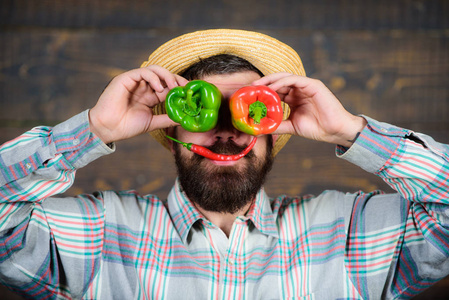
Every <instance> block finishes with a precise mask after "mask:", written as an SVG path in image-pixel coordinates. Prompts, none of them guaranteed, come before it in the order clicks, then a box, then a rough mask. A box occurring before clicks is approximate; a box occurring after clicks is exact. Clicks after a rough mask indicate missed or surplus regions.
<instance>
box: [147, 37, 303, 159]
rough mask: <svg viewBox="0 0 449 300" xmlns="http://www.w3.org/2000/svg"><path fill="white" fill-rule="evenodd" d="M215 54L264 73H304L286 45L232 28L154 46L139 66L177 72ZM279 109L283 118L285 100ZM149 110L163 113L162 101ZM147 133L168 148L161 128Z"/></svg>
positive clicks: (277, 148) (278, 145)
mask: <svg viewBox="0 0 449 300" xmlns="http://www.w3.org/2000/svg"><path fill="white" fill-rule="evenodd" d="M218 54H231V55H235V56H238V57H241V58H243V59H246V60H247V61H249V62H250V63H251V64H253V65H254V66H255V67H256V68H258V69H259V70H260V71H261V72H262V73H263V74H264V75H269V74H273V73H279V72H288V73H292V74H296V75H302V76H305V75H306V73H305V71H304V67H303V64H302V62H301V59H300V57H299V55H298V54H297V53H296V51H295V50H293V49H292V48H291V47H290V46H288V45H286V44H284V43H282V42H280V41H279V40H277V39H275V38H272V37H270V36H268V35H265V34H262V33H258V32H253V31H246V30H236V29H210V30H202V31H195V32H192V33H188V34H184V35H181V36H179V37H177V38H174V39H172V40H170V41H168V42H166V43H165V44H163V45H162V46H160V47H159V48H157V49H156V50H155V51H154V52H153V53H152V54H151V55H150V57H149V58H148V60H147V61H145V62H143V63H142V65H141V67H147V66H149V65H158V66H161V67H164V68H166V69H167V70H169V71H170V72H172V73H174V74H179V73H181V72H182V71H184V70H185V69H187V68H188V67H190V66H191V65H192V64H194V63H196V62H198V61H199V60H200V59H205V58H208V57H211V56H214V55H218ZM283 109H284V120H285V119H287V118H288V115H289V113H290V109H289V107H288V105H286V104H285V103H283ZM153 113H154V114H164V113H165V106H164V104H163V103H161V104H159V105H157V106H156V107H155V108H153ZM151 135H152V136H153V137H154V138H155V139H156V140H157V141H158V142H159V143H161V144H162V145H163V146H164V147H166V148H167V149H170V147H169V144H168V140H167V138H166V137H165V131H164V130H163V129H159V130H155V131H153V132H151ZM289 138H290V135H288V134H282V135H279V137H278V138H277V139H276V142H275V145H274V147H273V151H272V153H273V156H274V155H276V154H277V153H278V152H279V151H280V150H281V149H282V148H283V147H284V146H285V144H286V143H287V141H288V140H289Z"/></svg>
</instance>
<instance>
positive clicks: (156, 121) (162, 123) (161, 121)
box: [148, 114, 179, 131]
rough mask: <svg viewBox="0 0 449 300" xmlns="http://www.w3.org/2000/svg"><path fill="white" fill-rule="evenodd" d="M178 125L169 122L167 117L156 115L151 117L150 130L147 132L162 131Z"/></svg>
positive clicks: (171, 121)
mask: <svg viewBox="0 0 449 300" xmlns="http://www.w3.org/2000/svg"><path fill="white" fill-rule="evenodd" d="M176 125H179V124H178V123H176V122H175V121H173V120H171V119H170V118H169V117H168V115H166V114H163V115H156V116H153V119H152V120H151V124H150V128H149V130H148V131H153V130H157V129H164V128H167V127H173V126H176Z"/></svg>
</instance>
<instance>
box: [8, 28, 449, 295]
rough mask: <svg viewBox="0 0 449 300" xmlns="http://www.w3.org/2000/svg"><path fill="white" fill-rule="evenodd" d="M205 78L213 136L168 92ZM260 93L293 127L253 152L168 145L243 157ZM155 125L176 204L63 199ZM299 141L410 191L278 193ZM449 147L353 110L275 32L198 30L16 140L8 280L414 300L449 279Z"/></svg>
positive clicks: (60, 291)
mask: <svg viewBox="0 0 449 300" xmlns="http://www.w3.org/2000/svg"><path fill="white" fill-rule="evenodd" d="M194 79H201V80H204V81H206V82H208V83H211V84H213V85H215V86H216V87H217V88H218V90H219V91H220V93H221V97H222V105H221V106H220V110H219V113H218V120H217V124H216V126H215V127H213V128H212V129H211V130H208V131H204V132H191V131H189V130H186V129H185V128H183V127H181V126H178V125H179V124H178V123H176V122H174V121H173V120H171V119H170V118H169V117H168V116H167V114H166V113H165V109H164V101H165V98H166V95H167V93H169V91H170V90H172V89H174V88H176V87H178V86H185V85H186V84H188V83H189V81H191V80H194ZM246 86H267V87H269V88H270V89H272V90H273V91H275V92H276V93H277V94H278V95H279V97H280V99H281V100H282V101H283V104H282V107H283V121H282V122H281V123H280V125H279V127H278V128H277V129H276V130H275V131H274V132H272V133H270V134H265V135H259V136H257V140H256V143H255V145H254V147H253V148H252V150H251V151H250V152H249V153H248V154H247V155H246V156H244V157H243V158H241V159H239V160H228V161H221V160H217V159H213V158H206V157H203V156H201V155H198V154H195V153H193V152H191V151H189V150H188V149H186V148H184V147H181V146H180V145H178V144H177V143H174V142H173V141H172V140H171V139H168V138H167V137H166V136H167V135H168V136H170V137H174V138H176V139H179V140H181V141H186V142H188V143H193V144H195V145H199V146H201V147H205V148H207V149H209V150H210V151H212V152H215V153H218V154H221V155H234V154H237V153H240V152H241V151H242V149H244V148H246V147H247V145H249V144H250V143H251V141H253V139H254V138H255V137H254V136H252V135H250V134H248V133H244V132H242V131H240V130H238V129H237V128H236V127H234V126H233V122H232V116H231V112H230V109H229V106H228V101H229V99H230V98H231V96H232V95H234V93H235V92H236V91H238V90H239V89H240V88H242V87H246ZM146 132H150V133H151V134H152V136H153V137H154V138H156V139H157V140H158V141H159V142H160V143H161V144H162V145H163V146H165V147H166V148H167V149H168V150H169V151H172V153H173V155H174V156H175V161H176V165H177V169H178V175H179V176H178V179H177V180H176V182H175V184H174V186H173V188H172V190H171V192H170V194H169V196H168V199H167V200H161V199H158V198H157V197H156V196H155V195H139V194H137V193H136V192H134V191H120V192H118V191H117V192H116V191H102V192H96V193H94V194H91V195H80V196H78V197H68V198H64V197H57V196H56V195H57V194H59V193H61V192H63V191H65V190H66V189H68V188H69V187H70V185H71V184H72V183H73V180H74V174H75V171H76V170H77V169H79V168H81V167H83V166H85V165H87V164H89V163H90V162H92V161H93V160H95V159H97V158H99V157H101V156H103V155H106V154H110V153H112V152H113V151H114V149H115V145H116V143H117V142H118V141H120V140H123V139H128V138H132V137H134V136H136V135H138V134H141V133H146ZM291 136H301V137H304V138H309V139H314V140H317V141H322V142H328V143H332V144H335V145H337V146H336V147H337V148H336V149H337V150H336V152H337V156H338V157H339V158H342V159H346V160H348V161H349V162H352V163H354V164H356V165H359V166H360V167H362V168H363V169H365V170H366V171H368V172H372V173H374V174H376V175H378V176H381V177H382V178H383V179H384V180H385V181H386V182H387V183H389V184H390V185H391V186H392V187H393V188H394V189H395V190H396V191H397V193H394V194H382V193H379V192H371V193H363V192H359V193H355V194H349V193H344V192H338V191H325V192H323V193H322V194H321V195H318V196H307V197H291V196H279V197H269V196H268V195H267V194H266V193H265V191H264V189H263V184H264V180H265V178H266V175H267V173H268V172H269V170H270V168H271V166H272V164H273V160H274V157H275V156H276V155H277V154H278V153H279V151H280V149H281V148H282V147H283V146H284V145H285V143H286V142H287V141H288V139H289V138H290V137H291ZM154 151H158V150H157V149H154ZM448 152H449V151H448V146H447V145H443V144H440V143H437V142H435V141H434V140H433V139H432V138H430V137H428V136H426V135H424V134H420V133H415V132H413V131H410V130H407V129H402V128H398V127H395V126H393V125H389V124H386V123H381V122H378V121H376V120H373V119H371V118H369V117H366V116H363V117H362V116H355V115H352V114H351V113H349V112H348V111H346V110H345V109H344V107H343V106H342V105H341V103H340V102H339V101H338V99H337V98H336V97H335V96H334V95H333V94H332V92H330V91H329V89H327V88H326V86H324V84H323V83H322V82H320V81H318V80H315V79H311V78H308V77H306V76H305V73H304V69H303V66H302V63H301V60H300V58H299V56H298V55H297V53H296V52H295V51H294V50H293V49H291V48H290V47H289V46H287V45H285V44H284V43H282V42H280V41H278V40H276V39H273V38H271V37H269V36H266V35H263V34H260V33H256V32H250V31H242V30H227V29H220V30H206V31H199V32H194V33H190V34H186V35H183V36H181V37H178V38H175V39H173V40H171V41H168V42H167V43H166V44H164V45H162V46H161V47H159V48H158V49H157V50H156V51H154V52H153V53H152V54H151V55H150V57H149V59H148V61H146V62H144V63H143V65H142V67H141V68H139V69H135V70H131V71H128V72H125V73H123V74H121V75H119V76H117V77H116V78H114V79H113V80H112V81H111V83H110V84H109V85H108V87H107V88H106V89H105V90H104V92H103V94H102V95H101V96H100V98H99V99H98V102H97V104H96V105H95V106H94V107H93V108H92V109H90V110H86V111H85V112H82V113H80V114H78V115H76V116H74V117H72V118H71V119H69V120H67V121H65V122H63V123H61V124H58V125H57V126H55V127H53V128H51V127H45V126H42V127H37V128H34V129H33V130H31V131H29V132H28V133H25V134H24V135H22V136H20V137H18V138H17V139H15V140H13V141H10V142H7V143H5V144H3V145H2V147H1V148H0V164H1V170H2V172H1V173H0V174H1V176H0V184H1V187H0V198H1V204H0V205H1V206H0V212H1V215H0V218H1V219H0V221H1V222H0V224H1V230H0V233H1V234H0V241H1V243H0V245H1V247H2V251H1V256H0V257H1V265H0V278H1V281H2V283H4V284H6V285H7V286H9V287H10V288H11V289H12V290H14V291H16V292H18V293H20V294H22V295H25V296H28V297H31V298H38V299H44V298H58V299H59V298H75V299H78V298H82V299H287V298H301V299H303V298H304V299H312V298H313V299H343V298H344V299H362V298H363V299H368V298H371V299H381V298H382V299H390V298H409V297H412V296H413V295H416V294H418V293H419V292H420V291H422V290H424V289H425V288H427V287H429V286H430V285H431V284H432V283H434V282H436V281H437V280H439V279H441V278H443V277H445V276H446V275H447V274H448V273H449V259H448V257H449V250H448V249H449V229H448V228H449V209H448V204H449V200H448V195H449V186H448V182H449V181H448V175H449V161H448V160H449V155H448ZM149 155H150V156H151V153H150V154H149ZM150 158H151V157H150Z"/></svg>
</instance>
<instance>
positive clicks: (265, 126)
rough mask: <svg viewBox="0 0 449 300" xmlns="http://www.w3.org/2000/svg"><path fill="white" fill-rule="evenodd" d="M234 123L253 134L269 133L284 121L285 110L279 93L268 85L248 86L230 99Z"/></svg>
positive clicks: (241, 129)
mask: <svg viewBox="0 0 449 300" xmlns="http://www.w3.org/2000/svg"><path fill="white" fill-rule="evenodd" d="M229 108H230V110H231V117H232V124H233V125H234V127H235V128H237V129H238V130H240V131H242V132H245V133H248V134H251V135H259V134H268V133H271V132H273V131H275V130H276V129H277V128H278V127H279V125H280V124H281V122H282V118H283V111H282V104H281V99H280V98H279V95H278V94H277V93H276V92H275V91H273V90H272V89H270V88H269V87H266V86H246V87H243V88H241V89H239V90H238V91H236V92H235V93H234V94H233V95H232V96H231V98H230V99H229Z"/></svg>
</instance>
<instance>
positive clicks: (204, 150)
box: [166, 135, 257, 161]
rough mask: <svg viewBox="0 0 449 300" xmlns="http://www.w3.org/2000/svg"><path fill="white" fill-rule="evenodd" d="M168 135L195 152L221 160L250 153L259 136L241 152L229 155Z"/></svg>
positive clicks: (238, 157) (228, 159) (236, 158)
mask: <svg viewBox="0 0 449 300" xmlns="http://www.w3.org/2000/svg"><path fill="white" fill-rule="evenodd" d="M166 137H168V138H169V139H171V140H173V141H175V142H177V143H179V144H181V145H182V146H184V147H186V148H187V149H188V150H190V151H192V152H193V153H196V154H198V155H201V156H204V157H205V158H209V159H211V160H220V161H232V160H239V159H240V158H242V157H244V156H245V155H246V154H248V152H249V151H251V149H252V148H253V147H254V145H255V144H256V141H257V138H256V137H254V138H253V140H252V141H251V143H249V144H248V146H247V147H246V148H245V149H243V151H242V152H240V153H239V154H234V155H227V154H219V153H215V152H212V151H210V150H209V149H207V148H206V147H203V146H199V145H196V144H193V143H184V142H181V141H178V140H177V139H175V138H172V137H171V136H168V135H167V136H166Z"/></svg>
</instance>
